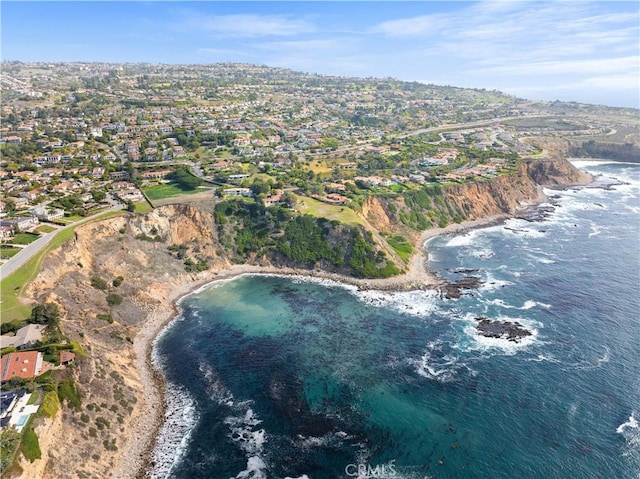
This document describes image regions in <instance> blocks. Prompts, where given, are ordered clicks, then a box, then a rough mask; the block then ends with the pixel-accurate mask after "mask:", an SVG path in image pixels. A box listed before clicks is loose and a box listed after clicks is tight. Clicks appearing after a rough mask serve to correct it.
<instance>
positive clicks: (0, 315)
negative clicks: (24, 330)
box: [0, 211, 120, 323]
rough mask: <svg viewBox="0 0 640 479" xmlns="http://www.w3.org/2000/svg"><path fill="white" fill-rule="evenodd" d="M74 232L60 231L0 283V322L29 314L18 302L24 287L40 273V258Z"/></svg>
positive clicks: (71, 236) (107, 214) (20, 319)
mask: <svg viewBox="0 0 640 479" xmlns="http://www.w3.org/2000/svg"><path fill="white" fill-rule="evenodd" d="M119 214H120V213H119V212H117V211H112V212H107V213H104V214H102V215H99V216H97V217H96V218H95V219H104V218H108V217H110V216H116V215H119ZM74 232H75V227H73V228H68V229H66V230H63V231H60V232H59V233H58V234H56V236H55V237H54V238H53V239H52V240H51V242H50V243H49V244H48V245H47V246H46V247H45V248H43V249H42V250H41V251H40V252H39V253H38V254H36V255H35V256H34V257H33V258H31V259H30V260H29V261H27V262H26V263H25V264H23V265H22V266H21V267H20V268H19V269H18V270H16V271H15V272H14V273H13V274H11V275H10V276H8V277H6V278H5V279H3V280H2V282H0V321H2V322H3V323H5V322H11V321H13V320H16V319H17V320H19V321H22V320H23V319H24V318H26V317H27V316H29V315H30V314H31V306H30V305H28V304H24V302H23V301H21V300H20V298H21V296H22V293H23V291H24V289H25V287H26V286H27V285H28V284H29V283H30V282H31V281H32V280H33V278H35V277H36V275H37V274H38V272H39V271H40V265H41V264H42V258H44V256H45V255H46V254H47V253H48V252H49V251H52V250H54V249H55V248H57V247H58V246H60V245H62V244H63V243H65V242H66V241H67V240H69V239H71V238H73V235H74Z"/></svg>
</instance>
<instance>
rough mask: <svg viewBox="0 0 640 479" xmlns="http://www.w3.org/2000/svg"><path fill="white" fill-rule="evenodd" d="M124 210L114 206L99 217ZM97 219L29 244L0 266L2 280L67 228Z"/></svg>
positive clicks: (58, 231)
mask: <svg viewBox="0 0 640 479" xmlns="http://www.w3.org/2000/svg"><path fill="white" fill-rule="evenodd" d="M122 209H123V206H122V205H120V204H117V205H113V206H112V207H111V208H109V209H108V210H105V211H103V212H101V213H98V215H102V214H104V213H108V212H110V211H120V210H122ZM95 219H96V218H95V217H94V216H90V217H89V218H84V219H83V220H80V221H76V222H75V223H71V224H69V225H66V226H63V227H61V228H58V229H57V230H55V231H52V232H51V233H45V234H43V235H42V236H41V237H40V238H38V239H37V240H35V241H34V242H33V243H30V244H28V245H27V246H25V247H24V248H22V251H20V252H19V253H18V254H16V255H15V256H14V257H13V258H10V259H9V260H7V261H6V262H5V263H4V264H3V265H1V266H0V280H3V279H5V278H6V277H7V276H9V275H10V274H11V273H13V272H14V271H16V270H17V269H18V268H19V267H20V266H22V265H23V264H25V263H26V262H27V261H29V260H30V259H31V258H33V257H34V256H35V255H36V254H37V253H38V252H40V251H41V250H42V249H43V248H44V247H45V246H47V245H48V244H49V243H50V242H51V240H52V239H53V238H54V237H55V236H56V235H57V234H58V233H60V232H61V231H63V230H66V229H67V228H72V227H74V226H78V225H81V224H83V223H88V222H89V221H93V220H95Z"/></svg>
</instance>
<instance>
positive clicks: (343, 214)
mask: <svg viewBox="0 0 640 479" xmlns="http://www.w3.org/2000/svg"><path fill="white" fill-rule="evenodd" d="M294 197H295V198H296V209H297V210H298V211H300V212H301V213H303V214H310V215H313V216H317V217H319V218H327V219H329V220H336V221H340V222H341V223H348V224H359V225H363V226H364V221H363V220H362V219H361V218H360V217H359V216H358V215H357V214H356V212H355V211H353V210H352V209H351V208H349V207H347V206H344V205H330V204H328V203H323V202H322V201H318V200H315V199H313V198H309V197H308V196H299V195H294Z"/></svg>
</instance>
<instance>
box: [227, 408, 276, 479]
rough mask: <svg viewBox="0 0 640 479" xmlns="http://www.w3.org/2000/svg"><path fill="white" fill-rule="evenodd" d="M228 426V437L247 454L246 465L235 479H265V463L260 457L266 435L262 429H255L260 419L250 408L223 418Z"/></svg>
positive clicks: (262, 452)
mask: <svg viewBox="0 0 640 479" xmlns="http://www.w3.org/2000/svg"><path fill="white" fill-rule="evenodd" d="M224 423H225V424H226V425H228V426H229V430H230V433H229V436H228V437H229V438H230V439H231V440H232V441H233V442H234V443H236V444H237V445H238V447H240V449H242V451H243V452H244V453H245V454H246V456H247V467H246V469H245V470H243V471H240V472H239V473H238V474H237V475H236V479H245V478H250V479H266V477H267V474H266V469H267V465H266V464H265V462H264V459H263V458H262V455H263V454H264V446H265V444H266V442H267V436H266V432H265V430H264V429H258V430H256V429H255V428H256V426H258V425H260V424H261V423H262V421H261V420H260V419H258V417H257V416H256V414H255V413H254V412H253V410H252V409H251V408H249V409H247V410H246V411H245V413H244V415H240V416H229V417H227V418H226V419H225V420H224Z"/></svg>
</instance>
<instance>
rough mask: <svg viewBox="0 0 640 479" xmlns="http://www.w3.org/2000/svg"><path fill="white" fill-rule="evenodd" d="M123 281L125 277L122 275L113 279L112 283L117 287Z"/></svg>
mask: <svg viewBox="0 0 640 479" xmlns="http://www.w3.org/2000/svg"><path fill="white" fill-rule="evenodd" d="M123 281H124V278H123V277H122V276H118V277H117V278H115V279H114V280H113V283H112V284H113V286H114V287H115V288H117V287H118V286H120V285H121V284H122V282H123Z"/></svg>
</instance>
